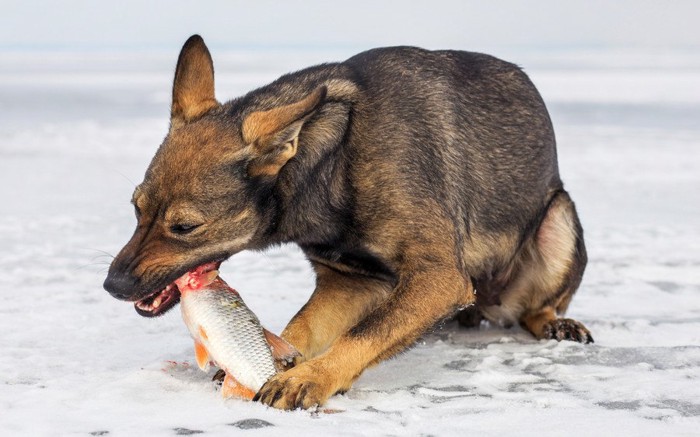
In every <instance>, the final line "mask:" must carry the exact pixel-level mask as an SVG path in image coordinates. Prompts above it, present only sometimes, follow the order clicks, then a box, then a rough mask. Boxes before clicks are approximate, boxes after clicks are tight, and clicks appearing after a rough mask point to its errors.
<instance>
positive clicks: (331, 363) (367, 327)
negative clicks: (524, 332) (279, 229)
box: [260, 226, 475, 409]
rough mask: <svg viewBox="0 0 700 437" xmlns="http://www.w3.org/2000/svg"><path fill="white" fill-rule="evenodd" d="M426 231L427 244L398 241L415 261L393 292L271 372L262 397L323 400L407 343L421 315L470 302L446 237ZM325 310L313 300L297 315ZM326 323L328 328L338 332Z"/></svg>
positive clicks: (284, 401)
mask: <svg viewBox="0 0 700 437" xmlns="http://www.w3.org/2000/svg"><path fill="white" fill-rule="evenodd" d="M436 229H439V226H436ZM426 232H427V233H428V235H426V239H427V240H431V241H433V243H432V244H425V245H423V244H420V243H417V242H416V241H415V240H413V244H411V243H407V244H410V245H409V246H408V247H404V250H403V252H402V253H403V254H405V255H406V257H407V259H409V260H415V262H416V263H417V264H412V263H410V262H409V263H407V264H405V265H404V266H402V269H405V270H404V271H403V272H402V274H401V276H400V278H401V279H400V282H399V284H397V285H396V287H395V290H394V292H393V293H391V294H390V295H389V296H388V297H387V298H386V299H384V300H383V301H381V303H379V305H378V306H376V307H375V308H374V309H373V310H372V311H371V312H369V313H368V314H366V315H365V318H364V320H363V321H362V322H360V324H358V325H357V326H355V327H354V328H353V329H351V330H350V331H349V332H346V333H344V334H343V335H341V336H340V337H338V338H337V339H336V340H335V341H333V342H332V343H331V344H330V347H329V348H328V349H327V351H326V352H324V353H322V354H321V355H319V356H317V357H316V358H313V359H311V360H309V361H305V362H302V363H301V364H299V365H298V366H297V367H295V368H293V369H291V370H289V371H287V372H285V373H282V374H278V375H276V376H274V377H273V378H271V379H270V381H268V383H267V384H266V385H265V387H266V390H265V391H261V393H262V395H261V398H260V400H261V401H262V402H265V403H268V404H269V405H272V406H274V407H277V408H282V409H292V408H295V407H303V408H309V407H310V406H311V403H312V402H318V403H323V402H325V400H326V399H327V398H328V397H330V396H331V395H333V394H334V393H336V392H338V391H342V390H347V389H348V388H349V387H350V386H351V385H352V382H353V381H354V380H355V379H356V378H357V377H358V376H359V375H360V374H361V373H362V371H363V370H364V369H366V368H367V367H369V366H372V365H374V364H376V363H378V362H380V361H381V360H383V359H386V358H388V357H390V356H392V355H394V354H396V353H397V352H399V351H401V350H403V349H404V348H405V347H407V346H409V345H410V344H411V343H413V342H414V341H415V340H416V339H417V338H418V336H419V335H421V334H422V333H423V332H424V331H425V330H426V329H427V328H429V327H430V326H426V325H425V323H426V321H435V320H440V319H442V318H444V317H445V316H447V315H449V314H451V313H452V312H454V311H455V310H457V309H458V308H459V307H464V306H467V305H470V304H473V303H474V302H475V297H474V293H473V287H472V284H471V282H470V280H469V278H465V277H464V275H462V274H461V273H460V272H459V271H458V270H457V263H456V260H455V259H454V256H455V255H454V252H453V251H451V250H450V249H449V248H450V247H451V244H450V243H451V242H450V241H449V240H447V241H446V238H449V237H446V236H445V235H443V234H441V233H439V232H437V231H435V230H433V231H429V230H426ZM404 241H406V240H404ZM452 243H453V242H452ZM446 266H454V267H451V268H450V267H446ZM426 293H430V296H431V298H430V299H425V295H426ZM312 299H313V298H312ZM319 302H320V301H319ZM370 303H377V300H376V299H375V300H374V301H373V302H370ZM327 304H328V302H327V303H326V305H327ZM334 307H335V308H337V309H340V306H337V307H336V306H335V305H334ZM364 307H365V310H367V309H370V308H371V306H368V305H364ZM354 308H357V307H354ZM304 311H306V310H304ZM325 311H326V310H325V309H323V306H321V305H314V306H313V311H312V310H309V311H308V312H307V314H308V315H304V316H302V317H303V318H306V317H308V318H309V319H308V320H311V319H316V318H317V317H319V316H321V318H322V319H323V314H324V313H325ZM354 315H355V314H354ZM408 315H410V316H408ZM418 315H420V316H418ZM326 320H328V319H326ZM345 320H347V319H345ZM295 325H296V323H295V321H293V322H292V324H291V328H290V329H291V330H296V329H298V328H295ZM299 325H302V322H301V321H300V322H299ZM331 329H332V331H331V332H332V333H337V332H338V330H336V329H333V328H331ZM304 330H305V329H303V328H302V329H300V331H304ZM332 337H333V336H332V335H330V336H325V335H324V336H323V340H322V341H321V342H319V343H318V344H323V345H324V346H325V345H326V344H327V343H328V341H329V340H332ZM292 341H294V340H292ZM302 341H303V340H302ZM307 381H314V382H313V383H307ZM272 393H283V394H282V395H281V396H280V397H279V398H276V399H273V398H268V397H269V396H272ZM301 393H304V395H303V396H302V395H301Z"/></svg>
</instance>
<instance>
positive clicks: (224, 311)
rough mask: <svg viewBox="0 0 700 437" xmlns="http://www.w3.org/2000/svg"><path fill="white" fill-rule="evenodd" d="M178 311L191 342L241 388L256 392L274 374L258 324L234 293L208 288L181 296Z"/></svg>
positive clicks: (273, 366)
mask: <svg viewBox="0 0 700 437" xmlns="http://www.w3.org/2000/svg"><path fill="white" fill-rule="evenodd" d="M181 309H182V315H183V319H184V320H185V323H186V324H187V327H188V329H189V330H190V333H191V334H192V336H193V337H194V338H195V340H196V341H198V342H200V343H201V344H203V345H204V346H205V347H206V349H207V351H208V352H209V355H210V357H211V358H212V359H213V360H214V361H215V362H216V363H217V364H218V365H219V366H221V367H225V369H224V370H225V371H226V372H227V373H232V374H233V375H235V376H236V379H238V380H239V381H240V382H241V383H242V384H243V385H245V386H247V387H249V388H251V389H252V390H255V391H257V390H259V389H260V387H262V385H263V384H264V383H265V382H266V381H267V380H268V379H269V378H270V377H271V376H273V375H275V374H276V373H277V370H276V368H275V363H274V359H273V357H272V353H271V350H270V346H269V345H268V344H267V342H266V340H265V336H264V334H263V328H262V326H261V325H260V321H259V320H258V318H257V316H255V314H253V312H252V311H250V309H248V307H247V306H246V305H245V303H244V302H243V300H242V299H241V297H240V296H239V295H238V293H236V292H235V291H234V290H232V289H230V288H224V287H212V288H206V289H202V290H198V291H197V292H191V293H183V296H182V300H181ZM200 328H202V329H203V331H204V334H205V335H202V333H201V332H202V331H201V330H200ZM224 363H225V364H224Z"/></svg>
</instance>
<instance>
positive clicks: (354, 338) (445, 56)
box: [104, 35, 592, 409]
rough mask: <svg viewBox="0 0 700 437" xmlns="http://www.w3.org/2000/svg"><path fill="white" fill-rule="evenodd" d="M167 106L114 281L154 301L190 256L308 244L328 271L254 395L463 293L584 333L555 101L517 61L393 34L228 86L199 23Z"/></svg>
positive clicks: (299, 377) (299, 389) (291, 383)
mask: <svg viewBox="0 0 700 437" xmlns="http://www.w3.org/2000/svg"><path fill="white" fill-rule="evenodd" d="M171 117H172V118H171V126H170V130H169V132H168V135H167V137H166V138H165V140H164V141H163V144H162V145H161V146H160V148H159V149H158V152H157V153H156V155H155V157H154V158H153V161H152V162H151V164H150V166H149V168H148V170H147V172H146V175H145V179H144V181H143V183H142V184H141V185H139V186H138V187H137V188H136V190H135V192H134V196H133V204H134V206H135V208H136V216H137V219H138V225H137V228H136V231H135V233H134V235H133V237H132V238H131V240H130V241H129V242H128V243H127V245H126V246H125V247H124V248H123V249H122V251H121V252H120V253H119V254H118V255H117V257H116V258H115V259H114V261H113V263H112V265H111V267H110V269H109V274H108V276H107V279H106V280H105V284H104V287H105V289H107V290H108V291H109V292H110V293H111V294H112V295H113V296H114V297H116V298H118V299H123V300H128V301H133V302H135V306H136V309H137V311H138V312H139V313H140V314H141V315H144V316H155V315H160V314H163V313H164V312H165V311H167V310H169V309H170V308H172V307H173V306H174V305H175V304H176V303H177V301H178V300H179V292H178V290H177V287H173V286H171V284H172V283H173V281H174V280H175V279H176V278H178V277H179V276H180V275H182V274H183V273H185V272H186V271H188V270H190V269H192V268H194V267H197V266H198V265H201V264H204V263H208V262H212V261H223V260H225V259H227V258H229V257H230V256H232V255H233V254H235V253H237V252H240V251H242V250H246V249H253V250H261V249H264V248H266V247H269V246H271V245H275V244H281V243H288V242H293V243H296V244H298V245H299V246H300V247H301V249H302V250H303V251H304V253H305V254H306V256H307V257H308V259H309V261H310V262H311V264H312V265H313V268H314V269H315V271H316V274H317V279H316V289H315V291H314V293H313V295H312V296H311V298H310V299H309V302H308V303H306V305H304V307H303V308H302V309H301V310H300V311H299V312H298V313H297V315H296V316H294V318H293V319H292V320H291V322H289V325H288V326H287V328H286V329H285V330H284V332H283V333H282V336H283V337H284V338H285V339H287V340H288V341H289V342H290V343H291V344H293V345H294V346H296V348H297V349H298V350H299V351H300V352H301V353H302V357H300V359H299V361H298V362H297V364H296V366H295V367H294V368H292V369H290V370H288V371H286V372H284V373H281V374H278V375H277V376H275V377H273V378H271V379H270V380H269V381H268V382H267V383H266V384H265V385H264V386H263V387H262V389H261V390H260V392H259V393H258V394H257V397H256V398H257V399H259V400H260V401H261V402H264V403H266V404H269V405H272V406H274V407H277V408H286V409H289V408H296V407H302V408H308V407H310V406H313V405H317V404H322V403H323V402H325V401H326V399H328V397H329V396H331V395H333V394H334V393H336V392H339V391H344V390H347V389H348V388H350V386H351V384H352V383H353V381H354V380H355V379H356V378H357V377H358V376H359V375H360V374H361V373H362V371H363V370H365V369H366V368H367V367H368V366H371V365H373V364H376V363H378V362H380V361H381V360H383V359H386V358H388V357H390V356H392V355H394V354H396V353H397V352H399V351H401V350H402V349H404V348H406V347H407V346H409V345H411V344H412V343H413V342H414V341H415V340H416V339H417V338H418V337H419V336H420V335H421V334H422V333H424V332H425V331H426V329H428V328H430V327H431V326H433V325H434V324H435V323H436V322H439V321H441V320H443V319H444V318H446V317H448V316H451V315H453V314H455V313H456V312H458V311H459V310H463V314H462V315H461V317H460V318H461V319H462V320H463V321H470V322H475V321H478V320H479V319H480V318H481V317H485V318H486V319H488V320H491V321H494V322H498V323H502V324H514V323H519V324H520V325H521V326H523V327H524V328H525V329H526V330H528V331H530V332H531V333H532V334H533V335H534V336H535V337H537V338H553V339H557V340H564V339H565V340H574V341H579V342H584V343H586V342H591V341H592V338H591V335H590V333H589V332H588V330H587V329H586V328H585V327H584V326H583V325H582V324H581V323H579V322H577V321H575V320H571V319H564V318H560V315H562V314H563V313H564V312H565V311H566V308H567V306H568V305H569V302H570V300H571V298H572V296H573V294H574V292H575V291H576V289H577V287H578V286H579V283H580V281H581V277H582V275H583V270H584V268H585V265H586V260H587V259H586V249H585V246H584V242H583V231H582V229H581V225H580V224H579V220H578V217H577V215H576V209H575V208H574V204H573V202H572V201H571V199H570V197H569V195H568V194H567V192H566V191H564V189H563V185H562V182H561V180H560V178H559V172H558V168H557V153H556V146H555V140H554V132H553V130H552V125H551V121H550V119H549V115H548V113H547V110H546V108H545V105H544V103H543V101H542V98H541V97H540V95H539V93H538V92H537V90H536V89H535V87H534V86H533V84H532V83H531V82H530V80H529V79H528V77H527V76H526V75H525V74H524V73H523V72H522V71H521V70H520V69H519V68H518V67H516V66H514V65H513V64H510V63H507V62H504V61H501V60H499V59H496V58H493V57H491V56H487V55H483V54H477V53H469V52H462V51H447V50H446V51H427V50H422V49H419V48H414V47H393V48H381V49H375V50H370V51H367V52H364V53H360V54H359V55H356V56H354V57H352V58H350V59H348V60H347V61H345V62H342V63H333V64H323V65H319V66H315V67H311V68H308V69H305V70H302V71H299V72H296V73H291V74H288V75H285V76H282V77H281V78H279V79H278V80H276V81H275V82H273V83H271V84H269V85H267V86H265V87H262V88H260V89H258V90H255V91H252V92H250V93H249V94H247V95H245V96H243V97H240V98H237V99H234V100H232V101H230V102H227V103H224V104H221V103H219V102H218V101H217V100H216V99H215V97H214V69H213V64H212V59H211V56H210V54H209V51H208V50H207V47H206V46H205V44H204V41H203V40H202V38H200V37H199V36H197V35H195V36H193V37H191V38H190V39H189V40H188V41H187V42H186V43H185V45H184V47H183V48H182V52H181V53H180V57H179V59H178V63H177V69H176V72H175V81H174V86H173V101H172V112H171ZM465 308H466V310H465Z"/></svg>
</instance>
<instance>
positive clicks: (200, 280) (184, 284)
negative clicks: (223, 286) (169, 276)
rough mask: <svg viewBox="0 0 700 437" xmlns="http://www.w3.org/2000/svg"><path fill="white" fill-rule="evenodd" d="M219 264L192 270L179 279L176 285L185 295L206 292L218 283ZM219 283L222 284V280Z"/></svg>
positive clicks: (215, 263)
mask: <svg viewBox="0 0 700 437" xmlns="http://www.w3.org/2000/svg"><path fill="white" fill-rule="evenodd" d="M219 264H220V263H217V262H211V263H206V264H203V265H201V266H199V267H197V268H195V269H193V270H190V271H189V272H187V273H185V274H184V275H182V276H180V277H179V278H177V279H176V280H175V285H176V286H177V288H178V290H180V293H181V294H183V295H184V294H186V293H189V292H193V291H198V290H204V289H206V288H207V287H209V286H210V285H211V284H213V283H214V282H216V281H217V279H218V277H219V271H218V270H217V269H218V268H219ZM219 281H220V282H222V281H221V280H220V279H219Z"/></svg>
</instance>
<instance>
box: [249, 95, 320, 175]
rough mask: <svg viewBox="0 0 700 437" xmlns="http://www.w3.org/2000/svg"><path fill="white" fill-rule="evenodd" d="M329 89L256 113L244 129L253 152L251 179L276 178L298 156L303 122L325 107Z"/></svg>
mask: <svg viewBox="0 0 700 437" xmlns="http://www.w3.org/2000/svg"><path fill="white" fill-rule="evenodd" d="M325 97H326V87H325V86H321V87H318V88H316V89H315V90H314V91H312V92H311V93H309V94H308V95H307V96H306V97H304V98H303V99H301V100H299V101H298V102H295V103H292V104H289V105H285V106H279V107H277V108H272V109H269V110H267V111H256V112H253V113H251V114H250V115H248V116H247V117H246V118H245V119H244V120H243V124H242V126H241V134H242V136H243V141H244V143H245V144H246V145H248V146H250V147H251V149H252V154H253V159H252V160H251V162H250V163H249V164H248V174H249V175H250V176H275V175H277V173H279V171H280V170H281V169H282V167H283V166H284V165H285V164H286V163H287V161H289V160H290V159H291V158H292V157H293V156H294V155H296V153H297V145H298V144H299V132H301V128H302V127H303V126H304V123H305V122H306V121H307V120H308V119H309V118H310V117H311V116H312V115H313V114H314V113H315V112H316V111H317V110H318V109H319V108H320V107H321V106H322V104H323V100H324V99H325Z"/></svg>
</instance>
